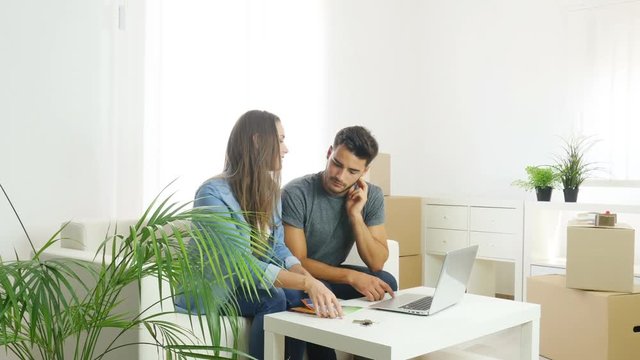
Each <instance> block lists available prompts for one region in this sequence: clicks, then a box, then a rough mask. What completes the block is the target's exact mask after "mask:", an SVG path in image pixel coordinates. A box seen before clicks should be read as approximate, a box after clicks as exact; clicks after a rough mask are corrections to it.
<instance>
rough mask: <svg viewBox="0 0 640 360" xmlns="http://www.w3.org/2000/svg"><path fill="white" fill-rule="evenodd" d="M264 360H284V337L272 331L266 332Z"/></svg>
mask: <svg viewBox="0 0 640 360" xmlns="http://www.w3.org/2000/svg"><path fill="white" fill-rule="evenodd" d="M264 358H265V360H282V359H284V335H280V334H276V333H273V332H270V331H266V330H265V332H264Z"/></svg>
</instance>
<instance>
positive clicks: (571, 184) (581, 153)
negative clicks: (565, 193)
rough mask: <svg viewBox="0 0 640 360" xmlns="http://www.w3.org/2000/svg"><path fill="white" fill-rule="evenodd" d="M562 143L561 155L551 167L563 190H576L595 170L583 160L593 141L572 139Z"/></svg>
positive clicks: (585, 138) (583, 138) (591, 164)
mask: <svg viewBox="0 0 640 360" xmlns="http://www.w3.org/2000/svg"><path fill="white" fill-rule="evenodd" d="M563 141H564V144H563V153H562V154H560V155H558V156H556V163H555V165H553V167H554V168H555V170H556V171H557V172H558V178H559V181H560V183H561V184H562V186H563V188H564V189H577V188H579V187H580V185H581V184H582V183H583V182H584V181H585V180H586V179H587V178H588V177H589V175H590V174H591V173H592V172H593V171H595V170H596V167H595V165H594V164H593V163H591V162H588V161H587V160H586V159H585V153H586V152H587V151H588V150H589V149H591V147H592V146H593V145H594V141H592V139H591V138H588V137H572V138H570V139H564V140H563Z"/></svg>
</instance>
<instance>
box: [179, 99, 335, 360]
mask: <svg viewBox="0 0 640 360" xmlns="http://www.w3.org/2000/svg"><path fill="white" fill-rule="evenodd" d="M284 137H285V136H284V129H283V128H282V123H281V122H280V119H279V118H278V117H277V116H275V115H273V114H271V113H268V112H266V111H257V110H253V111H249V112H247V113H245V114H244V115H242V116H241V117H240V119H238V121H237V122H236V124H235V126H234V127H233V129H232V131H231V135H230V136H229V142H228V144H227V153H226V159H225V166H224V172H223V173H222V174H220V175H218V176H215V177H213V178H211V179H209V180H207V181H206V182H205V183H204V184H202V185H201V186H200V188H199V189H198V191H197V193H196V197H195V204H194V206H196V207H201V206H207V207H212V209H214V210H216V211H217V209H219V210H220V211H221V212H224V213H229V212H231V213H232V217H234V218H235V219H236V220H238V221H241V222H246V223H247V224H249V225H250V226H251V227H252V228H253V229H254V230H255V231H256V232H257V233H259V234H263V235H261V236H260V238H261V240H262V241H264V242H265V244H267V245H269V246H270V247H271V251H270V252H271V254H272V256H270V257H266V256H261V255H259V251H255V252H254V253H253V254H254V256H255V257H256V258H257V261H256V263H257V264H258V266H259V267H260V268H262V269H263V270H264V272H265V277H264V280H265V282H266V284H267V285H268V286H269V288H264V286H263V285H264V284H261V283H260V282H256V283H257V284H258V288H259V289H258V298H257V299H256V298H255V296H254V297H253V298H250V297H248V296H246V294H245V292H244V291H237V292H236V296H237V300H238V305H239V310H240V313H241V315H242V316H247V317H253V322H252V324H251V335H250V339H249V353H250V355H251V356H253V357H255V358H257V359H262V358H263V357H264V356H263V354H264V330H263V323H264V315H265V314H269V313H274V312H279V311H284V310H286V298H285V294H284V291H283V290H282V289H281V288H289V289H297V290H304V291H305V292H306V293H307V294H308V295H309V297H310V298H311V299H312V301H313V303H314V304H315V305H316V309H317V310H316V311H317V312H316V314H317V315H318V316H321V317H331V318H334V317H338V316H342V308H341V307H340V304H339V302H338V300H337V299H336V297H335V295H334V294H333V293H332V292H331V291H330V290H329V289H328V288H327V287H326V286H325V285H324V284H323V283H322V282H321V281H319V280H317V279H315V278H313V277H312V276H311V275H310V274H309V273H308V272H307V271H306V270H305V269H304V268H303V267H302V265H301V264H300V261H299V260H298V259H297V258H296V257H294V256H293V255H292V254H291V252H290V251H289V249H288V248H287V247H286V246H285V244H284V230H283V227H282V220H281V216H280V211H281V207H280V169H281V165H282V158H283V157H284V155H285V154H286V153H287V152H288V149H287V146H286V145H285V143H284ZM247 246H250V244H249V242H248V241H247ZM274 258H275V259H274ZM274 262H275V263H274ZM278 263H279V264H278ZM281 265H282V266H284V267H285V268H286V270H285V269H283V268H282V266H281ZM178 305H180V304H178ZM287 344H288V346H287V351H288V352H289V353H290V356H291V358H292V359H296V358H301V356H302V354H301V353H302V352H303V351H304V345H303V343H302V342H299V341H295V342H294V341H288V342H287Z"/></svg>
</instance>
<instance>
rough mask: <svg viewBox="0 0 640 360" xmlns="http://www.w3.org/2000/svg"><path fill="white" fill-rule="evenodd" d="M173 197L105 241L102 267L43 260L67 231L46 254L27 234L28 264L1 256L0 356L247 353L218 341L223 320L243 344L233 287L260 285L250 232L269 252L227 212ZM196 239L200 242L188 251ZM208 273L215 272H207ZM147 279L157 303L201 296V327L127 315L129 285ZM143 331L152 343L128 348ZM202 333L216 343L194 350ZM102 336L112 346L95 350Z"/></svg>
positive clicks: (59, 359)
mask: <svg viewBox="0 0 640 360" xmlns="http://www.w3.org/2000/svg"><path fill="white" fill-rule="evenodd" d="M2 190H3V192H4V188H3V189H2ZM5 195H6V193H5ZM170 198H171V196H168V197H166V198H163V199H160V198H159V197H158V198H156V199H155V200H154V201H153V203H152V204H151V206H149V208H148V209H147V210H146V211H145V213H144V214H143V215H142V216H141V217H140V219H139V220H138V221H137V223H136V224H135V225H133V226H130V227H129V228H128V229H127V231H126V235H125V236H121V235H115V234H117V231H114V232H113V234H114V235H109V236H107V238H106V239H105V241H104V242H103V244H102V246H101V247H100V249H99V250H98V251H97V253H96V259H97V261H93V262H91V261H80V260H71V259H55V260H46V259H45V258H46V256H43V253H44V252H45V251H46V250H47V249H48V248H50V247H51V246H53V245H54V244H56V242H58V241H59V240H58V236H59V234H60V231H58V232H56V233H55V234H54V235H53V236H52V237H51V238H50V239H49V240H47V241H46V242H45V243H44V245H43V246H42V247H40V248H39V249H36V247H35V246H34V243H33V242H32V241H31V238H29V236H28V234H27V238H28V240H29V243H30V244H31V248H32V251H33V254H34V255H33V257H32V258H30V259H27V260H22V259H19V258H17V254H16V258H17V260H12V261H2V259H0V352H6V353H13V354H14V355H15V356H17V357H18V358H20V359H45V360H46V359H52V360H53V359H55V360H64V359H82V360H99V359H102V358H103V357H104V356H105V355H106V354H110V353H112V352H114V351H115V350H117V349H119V348H121V347H123V346H153V347H156V348H157V349H158V352H162V353H165V354H166V355H167V358H175V359H186V358H198V359H223V358H235V357H237V355H238V354H241V353H240V352H239V351H238V350H237V344H234V345H233V346H232V347H231V348H227V347H223V346H221V340H220V339H221V336H222V335H224V334H223V330H222V329H223V328H224V323H223V322H229V323H230V325H231V328H232V331H233V332H234V335H235V336H234V338H235V339H237V334H238V325H237V319H238V312H237V307H236V306H235V305H234V304H235V301H234V300H235V295H234V294H235V293H234V289H243V291H246V292H248V293H249V294H255V293H256V286H257V285H258V284H256V281H254V276H253V274H258V277H257V279H258V280H257V282H261V281H263V280H262V275H263V273H262V271H261V270H260V268H259V267H258V266H257V265H256V263H255V260H254V259H255V257H254V256H253V255H252V254H251V251H247V250H246V249H247V247H246V245H244V243H246V237H245V236H249V237H250V238H251V239H252V240H251V242H252V250H253V251H254V252H265V253H266V251H267V249H266V247H265V245H264V244H263V242H261V241H259V240H257V235H255V233H254V232H253V231H252V229H250V228H249V227H247V226H246V225H244V224H241V223H238V222H236V221H234V220H232V218H231V217H230V216H229V215H230V214H220V213H215V212H212V211H210V209H207V208H193V209H192V208H191V207H190V204H188V203H186V204H178V203H170ZM7 199H8V197H7ZM12 208H13V205H12ZM14 211H15V208H14ZM17 215H18V214H17V212H16V216H17ZM18 219H19V216H18ZM20 223H21V224H22V222H21V221H20ZM23 228H24V226H23ZM25 233H26V231H25ZM189 241H195V243H196V244H197V245H198V246H194V247H188V246H187V244H188V242H189ZM206 267H209V268H211V269H213V271H212V272H205V271H203V269H205V268H206ZM229 274H233V276H230V275H229ZM148 277H152V278H154V279H156V280H157V284H158V288H157V289H154V290H153V291H158V298H160V297H161V294H162V293H163V291H162V289H163V286H164V289H165V291H164V293H166V288H167V284H168V286H169V290H170V293H171V294H172V295H171V296H175V295H178V294H184V295H185V296H187V297H191V296H193V297H196V298H197V299H199V304H201V307H199V308H198V309H192V310H195V311H197V312H199V313H200V316H199V318H198V319H199V321H198V322H197V323H196V322H194V323H192V326H191V328H189V329H185V328H181V327H179V326H177V325H175V324H173V323H171V322H170V321H166V320H163V316H164V315H166V314H170V313H173V312H174V309H173V308H171V309H163V312H161V313H155V314H154V313H148V312H145V309H140V310H138V311H136V312H135V313H131V312H129V311H125V310H122V308H121V307H120V306H119V305H120V303H121V302H122V301H123V300H124V299H122V296H123V291H124V289H125V288H127V287H130V286H135V287H137V288H138V291H140V292H141V291H143V289H142V287H141V282H142V279H145V278H146V279H148ZM163 284H165V285H163ZM144 291H149V289H144ZM220 294H224V295H223V296H220ZM222 314H224V315H226V317H225V318H223V317H221V315H222ZM140 328H142V329H144V331H147V332H148V333H149V334H150V335H151V336H150V337H151V338H152V339H153V341H152V342H151V343H147V344H140V343H139V341H135V340H134V341H131V342H128V341H129V340H128V337H127V334H129V333H130V332H131V331H138V329H140ZM205 333H206V334H208V335H209V336H210V337H211V339H212V343H211V344H207V345H199V344H197V342H196V340H195V336H196V335H197V336H198V337H200V338H202V336H201V335H203V334H205ZM105 336H112V338H107V343H108V345H107V346H106V348H98V347H97V346H96V344H97V343H98V339H100V340H101V341H102V342H104V340H105ZM224 356H227V357H224ZM0 357H1V356H0Z"/></svg>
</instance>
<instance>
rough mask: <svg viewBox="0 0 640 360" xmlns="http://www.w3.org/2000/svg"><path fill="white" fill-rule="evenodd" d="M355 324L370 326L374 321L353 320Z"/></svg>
mask: <svg viewBox="0 0 640 360" xmlns="http://www.w3.org/2000/svg"><path fill="white" fill-rule="evenodd" d="M353 323H354V324H360V325H362V326H369V325H372V324H373V321H371V320H369V319H364V320H353Z"/></svg>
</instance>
